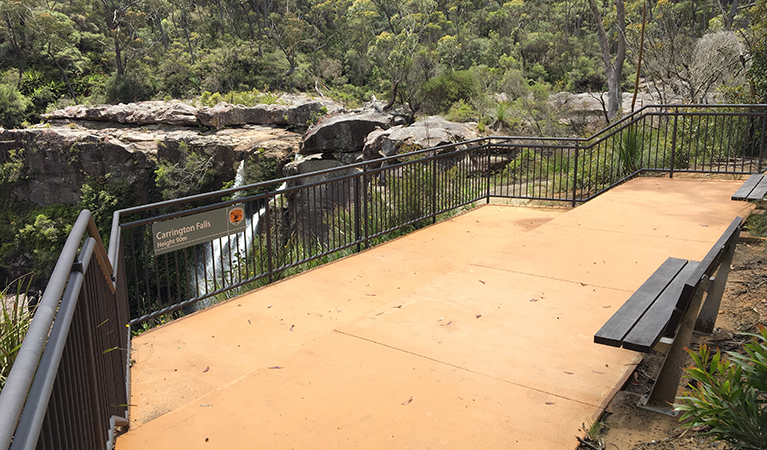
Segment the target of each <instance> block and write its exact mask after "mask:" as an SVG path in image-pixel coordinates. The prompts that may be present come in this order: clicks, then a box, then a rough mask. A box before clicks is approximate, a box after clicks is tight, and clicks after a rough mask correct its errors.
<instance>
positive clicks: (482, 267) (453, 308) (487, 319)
mask: <svg viewBox="0 0 767 450" xmlns="http://www.w3.org/2000/svg"><path fill="white" fill-rule="evenodd" d="M739 184H740V182H736V181H732V182H729V181H708V180H677V179H673V180H670V179H667V178H640V179H635V180H633V181H630V182H628V183H626V184H624V185H623V186H620V187H618V188H615V189H613V190H611V191H610V192H608V193H606V194H604V195H602V196H600V197H598V198H596V199H595V200H592V201H590V202H588V203H586V204H584V205H582V206H579V207H578V208H575V209H572V210H569V211H568V210H550V209H540V208H539V209H526V208H518V207H510V206H498V205H487V206H483V207H481V208H477V209H475V210H473V211H471V212H469V213H466V214H463V215H460V216H458V217H455V218H453V219H450V220H448V221H445V222H442V223H439V224H437V225H434V226H430V227H427V228H425V229H422V230H420V231H418V232H415V233H412V234H409V235H407V236H404V237H401V238H399V239H396V240H394V241H391V242H389V243H386V244H383V245H381V246H378V247H375V248H372V249H369V250H367V251H364V252H362V253H359V254H356V255H353V256H351V257H348V258H346V259H343V260H340V261H336V262H334V263H331V264H327V265H325V266H322V267H319V268H317V269H314V270H311V271H308V272H306V273H303V274H301V275H298V276H295V277H292V278H289V279H287V280H283V281H281V282H278V283H275V284H273V285H270V286H267V287H265V288H262V289H259V290H257V291H253V292H251V293H248V294H246V295H243V296H240V297H237V298H234V299H232V300H230V301H228V302H226V303H223V304H220V305H218V306H215V307H212V308H209V309H207V310H204V311H201V312H198V313H196V314H193V315H190V316H187V317H185V318H183V319H180V320H177V321H175V322H173V323H170V324H167V325H164V326H162V327H159V328H157V329H154V330H152V331H149V332H147V333H144V334H142V335H140V336H138V337H135V338H134V339H133V344H132V345H133V358H134V359H135V364H134V365H133V368H132V400H131V403H132V406H131V416H132V420H131V429H130V431H129V432H128V433H126V434H124V435H123V436H120V437H119V438H118V440H117V448H118V449H119V450H132V449H142V450H145V449H155V448H156V449H167V448H180V449H184V450H192V449H213V448H216V449H245V448H248V449H250V448H269V449H331V448H332V449H355V450H356V449H366V448H370V449H426V448H451V449H453V448H457V449H469V448H473V449H501V448H503V449H546V450H549V449H573V448H575V447H576V446H577V441H576V439H575V435H582V433H581V432H580V431H579V428H580V427H581V424H582V423H583V422H587V421H588V420H592V419H594V418H596V417H598V415H599V414H600V413H601V411H602V409H603V408H604V406H605V405H606V404H607V402H609V400H610V399H611V398H612V396H613V395H614V393H615V392H616V390H618V389H619V388H620V386H621V385H622V383H623V382H624V381H625V379H626V378H627V377H628V376H629V375H630V373H631V371H632V370H633V368H634V366H635V365H636V364H637V363H638V361H639V360H640V358H641V357H640V355H638V354H636V353H633V352H630V351H627V350H623V349H617V348H612V347H606V346H602V345H597V344H594V343H593V335H594V333H595V332H596V331H597V330H598V329H599V328H600V327H601V326H602V324H603V323H604V322H605V321H606V320H607V319H608V318H609V317H610V316H611V315H612V314H613V313H614V312H615V311H616V310H617V309H618V308H619V307H620V305H621V304H623V302H624V301H625V300H626V299H627V298H628V297H629V296H630V295H631V293H632V292H633V291H634V290H635V289H636V288H637V287H639V285H640V284H641V283H642V282H643V281H644V280H645V279H646V278H647V277H648V276H649V275H650V274H651V273H652V272H653V271H654V270H655V269H656V268H657V266H658V265H660V264H661V263H662V262H663V261H664V260H665V259H666V258H667V257H669V256H675V257H679V258H689V259H700V258H702V257H703V256H704V255H705V254H706V252H707V251H708V249H709V248H710V247H711V245H712V244H713V243H714V242H715V241H716V239H717V238H718V237H719V235H720V234H721V233H722V231H723V230H724V228H726V226H727V225H728V224H729V223H730V221H731V220H732V219H733V218H734V217H735V216H737V215H747V214H748V213H749V211H750V209H751V208H752V207H753V206H751V205H748V204H745V203H741V202H733V201H731V200H730V196H731V195H732V193H733V192H735V190H737V188H738V186H739Z"/></svg>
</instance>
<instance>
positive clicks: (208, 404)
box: [200, 403, 213, 441]
mask: <svg viewBox="0 0 767 450" xmlns="http://www.w3.org/2000/svg"><path fill="white" fill-rule="evenodd" d="M200 406H213V405H211V404H210V403H203V404H201V405H200ZM205 440H206V441H207V439H205Z"/></svg>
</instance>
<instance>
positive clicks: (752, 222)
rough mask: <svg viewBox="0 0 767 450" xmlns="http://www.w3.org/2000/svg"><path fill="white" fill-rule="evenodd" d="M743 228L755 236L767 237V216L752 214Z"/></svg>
mask: <svg viewBox="0 0 767 450" xmlns="http://www.w3.org/2000/svg"><path fill="white" fill-rule="evenodd" d="M743 228H745V229H746V230H748V232H749V234H752V235H754V236H767V215H765V214H763V213H762V214H756V213H752V214H751V215H749V216H748V217H747V218H746V222H745V223H744V224H743Z"/></svg>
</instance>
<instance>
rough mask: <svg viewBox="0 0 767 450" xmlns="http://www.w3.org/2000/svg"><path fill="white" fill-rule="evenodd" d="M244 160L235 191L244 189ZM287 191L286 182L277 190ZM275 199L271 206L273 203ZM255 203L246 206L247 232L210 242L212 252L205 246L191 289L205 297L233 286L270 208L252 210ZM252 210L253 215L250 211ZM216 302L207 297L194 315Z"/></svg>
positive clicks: (194, 269)
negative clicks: (241, 264) (235, 272)
mask: <svg viewBox="0 0 767 450" xmlns="http://www.w3.org/2000/svg"><path fill="white" fill-rule="evenodd" d="M245 181H246V180H245V160H244V159H243V160H242V162H240V165H239V167H238V168H237V173H236V175H235V178H234V185H233V186H232V187H233V188H238V187H241V186H244V185H245V184H246V182H245ZM286 188H287V183H282V185H281V186H280V187H279V188H277V191H282V190H284V189H286ZM241 196H242V191H240V192H237V193H235V194H234V195H233V196H232V198H238V197H241ZM273 201H274V200H273V199H272V200H270V202H269V203H273ZM252 205H253V203H248V204H246V205H245V211H246V216H245V221H246V222H245V230H244V232H239V233H234V234H231V235H229V236H224V237H221V238H218V239H215V240H213V241H211V242H210V251H208V245H207V244H204V245H203V247H202V249H203V258H201V259H200V260H199V261H198V263H197V265H196V267H195V266H194V265H192V266H191V267H190V268H189V271H188V276H189V280H190V288H192V289H193V290H194V289H196V290H197V293H198V295H204V294H206V293H208V292H211V291H214V290H217V289H220V288H221V287H222V286H224V285H228V284H230V282H231V280H232V279H233V278H234V279H236V278H237V277H239V274H237V276H234V275H233V274H231V271H232V270H235V271H236V270H238V269H237V268H238V264H239V261H240V260H242V259H244V258H246V256H247V253H248V249H249V248H252V247H253V244H254V243H256V241H257V239H258V235H259V230H258V226H259V222H260V219H261V217H262V216H263V215H264V214H265V213H266V208H267V207H268V205H264V206H262V207H260V208H253V207H252ZM250 211H252V212H250ZM214 302H215V300H214V299H213V298H208V299H205V300H202V301H201V302H200V303H199V304H198V305H194V307H193V308H190V309H191V311H187V312H193V311H196V310H199V309H202V308H205V307H207V306H210V305H211V304H213V303H214Z"/></svg>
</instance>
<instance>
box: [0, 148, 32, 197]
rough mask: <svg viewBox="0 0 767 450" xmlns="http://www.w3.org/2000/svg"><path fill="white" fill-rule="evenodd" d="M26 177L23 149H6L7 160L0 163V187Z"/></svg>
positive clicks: (21, 180) (15, 182)
mask: <svg viewBox="0 0 767 450" xmlns="http://www.w3.org/2000/svg"><path fill="white" fill-rule="evenodd" d="M26 178H27V166H26V164H25V163H24V149H20V150H13V149H11V150H8V160H7V162H5V163H3V164H0V188H3V189H6V188H8V187H9V186H11V185H14V184H17V183H21V182H23V181H24V180H26Z"/></svg>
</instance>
